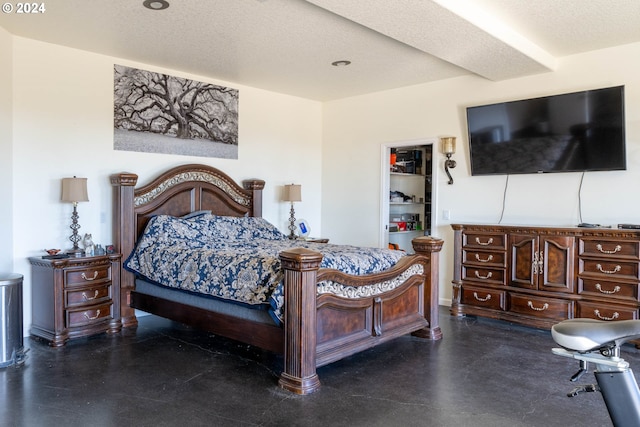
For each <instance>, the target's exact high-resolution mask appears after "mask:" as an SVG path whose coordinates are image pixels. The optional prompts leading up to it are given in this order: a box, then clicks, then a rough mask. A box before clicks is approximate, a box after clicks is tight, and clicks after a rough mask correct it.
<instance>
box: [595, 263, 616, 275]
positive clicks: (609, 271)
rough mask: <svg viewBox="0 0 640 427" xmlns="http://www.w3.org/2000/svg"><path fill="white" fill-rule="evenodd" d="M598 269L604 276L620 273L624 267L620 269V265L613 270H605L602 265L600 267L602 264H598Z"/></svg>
mask: <svg viewBox="0 0 640 427" xmlns="http://www.w3.org/2000/svg"><path fill="white" fill-rule="evenodd" d="M596 268H597V269H598V271H599V272H600V273H604V274H615V273H617V272H619V271H620V270H622V267H620V266H619V265H616V266H615V268H614V269H613V270H604V269H603V268H602V265H600V264H597V265H596Z"/></svg>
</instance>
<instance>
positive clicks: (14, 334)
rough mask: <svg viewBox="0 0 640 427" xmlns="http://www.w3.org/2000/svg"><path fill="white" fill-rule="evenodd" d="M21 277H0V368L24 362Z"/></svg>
mask: <svg viewBox="0 0 640 427" xmlns="http://www.w3.org/2000/svg"><path fill="white" fill-rule="evenodd" d="M22 279H23V277H22V275H21V274H6V275H0V368H5V367H7V366H11V365H13V364H22V363H23V362H24V359H25V357H24V354H25V353H24V346H23V339H22Z"/></svg>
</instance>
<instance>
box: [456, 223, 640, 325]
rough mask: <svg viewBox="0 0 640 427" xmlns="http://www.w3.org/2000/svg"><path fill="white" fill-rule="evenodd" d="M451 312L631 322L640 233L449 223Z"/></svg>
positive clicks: (523, 320) (524, 320)
mask: <svg viewBox="0 0 640 427" xmlns="http://www.w3.org/2000/svg"><path fill="white" fill-rule="evenodd" d="M452 228H453V230H454V232H455V247H454V252H455V259H454V273H453V282H452V283H453V297H452V306H451V313H452V314H454V315H467V314H469V315H477V316H484V317H490V318H494V319H502V320H508V321H511V322H516V323H520V324H524V325H528V326H534V327H538V328H550V327H551V326H552V325H554V324H555V323H557V322H558V321H560V320H564V319H571V318H576V317H587V318H593V319H600V320H611V321H613V320H623V319H637V318H638V309H639V307H640V299H639V298H640V295H639V294H638V284H639V282H640V271H639V270H640V230H622V229H612V228H560V227H527V226H506V225H505V226H503V225H472V224H453V225H452Z"/></svg>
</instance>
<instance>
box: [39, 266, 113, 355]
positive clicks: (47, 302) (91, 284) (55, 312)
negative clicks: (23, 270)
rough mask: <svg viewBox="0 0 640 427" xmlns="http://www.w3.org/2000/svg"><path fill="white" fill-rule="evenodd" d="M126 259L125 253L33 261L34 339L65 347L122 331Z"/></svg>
mask: <svg viewBox="0 0 640 427" xmlns="http://www.w3.org/2000/svg"><path fill="white" fill-rule="evenodd" d="M120 259H121V255H120V254H110V255H102V256H93V257H69V258H61V259H43V258H42V257H34V258H29V262H30V263H31V285H32V297H31V304H32V311H33V314H32V316H33V318H32V323H31V330H30V333H31V335H32V336H34V337H38V338H43V339H45V340H47V341H48V342H49V345H51V346H53V347H59V346H62V345H64V344H65V343H66V342H67V340H69V339H73V338H79V337H84V336H89V335H94V334H99V333H102V332H108V333H115V332H118V331H120V330H121V329H122V322H121V320H120V273H119V272H120Z"/></svg>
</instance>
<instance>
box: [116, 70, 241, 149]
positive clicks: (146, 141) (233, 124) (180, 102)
mask: <svg viewBox="0 0 640 427" xmlns="http://www.w3.org/2000/svg"><path fill="white" fill-rule="evenodd" d="M113 98H114V107H113V127H114V148H115V149H116V150H124V151H141V152H151V153H165V154H181V155H190V156H202V157H221V158H227V159H237V158H238V90H237V89H231V88H227V87H223V86H218V85H215V84H211V83H203V82H197V81H194V80H189V79H184V78H180V77H173V76H168V75H166V74H159V73H154V72H151V71H145V70H139V69H137V68H130V67H125V66H122V65H115V66H114V97H113Z"/></svg>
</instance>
